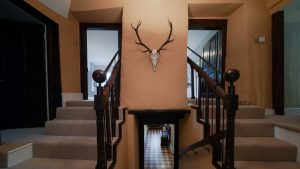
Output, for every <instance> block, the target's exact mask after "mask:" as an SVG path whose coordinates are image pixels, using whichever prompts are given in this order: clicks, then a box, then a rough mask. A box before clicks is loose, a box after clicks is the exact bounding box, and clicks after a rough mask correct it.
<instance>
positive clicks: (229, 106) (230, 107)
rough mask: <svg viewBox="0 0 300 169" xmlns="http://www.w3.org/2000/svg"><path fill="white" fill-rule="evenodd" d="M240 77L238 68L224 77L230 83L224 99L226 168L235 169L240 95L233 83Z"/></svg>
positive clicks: (228, 71) (231, 70)
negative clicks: (237, 113)
mask: <svg viewBox="0 0 300 169" xmlns="http://www.w3.org/2000/svg"><path fill="white" fill-rule="evenodd" d="M239 77H240V73H239V71H238V70H236V69H230V70H227V71H226V73H225V74H224V79H225V80H226V81H227V82H229V83H230V85H229V86H228V95H227V96H226V98H225V100H224V105H225V107H226V110H227V129H226V130H227V132H226V143H225V144H226V154H225V162H224V167H223V168H224V169H235V167H234V137H235V115H236V110H237V109H238V96H237V95H236V94H235V86H234V85H233V83H234V82H235V81H237V80H238V79H239Z"/></svg>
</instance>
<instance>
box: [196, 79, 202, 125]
mask: <svg viewBox="0 0 300 169" xmlns="http://www.w3.org/2000/svg"><path fill="white" fill-rule="evenodd" d="M201 101H202V100H201V76H199V74H198V100H197V106H198V108H197V116H198V117H197V118H198V119H199V120H200V119H202V118H203V111H202V104H201Z"/></svg>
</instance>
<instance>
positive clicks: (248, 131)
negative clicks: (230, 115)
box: [235, 121, 274, 137]
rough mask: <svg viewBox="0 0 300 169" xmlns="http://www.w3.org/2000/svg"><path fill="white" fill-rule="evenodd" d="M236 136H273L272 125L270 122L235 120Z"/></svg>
mask: <svg viewBox="0 0 300 169" xmlns="http://www.w3.org/2000/svg"><path fill="white" fill-rule="evenodd" d="M235 135H236V137H273V136H274V126H273V124H270V123H241V122H238V121H237V122H236V127H235Z"/></svg>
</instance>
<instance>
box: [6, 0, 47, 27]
mask: <svg viewBox="0 0 300 169" xmlns="http://www.w3.org/2000/svg"><path fill="white" fill-rule="evenodd" d="M0 19H1V20H9V21H19V22H28V23H39V24H41V22H40V21H39V20H37V19H35V18H34V17H32V16H30V15H29V14H27V13H26V12H24V11H23V10H22V9H20V8H18V7H16V6H15V5H14V4H12V3H11V2H9V1H8V0H0Z"/></svg>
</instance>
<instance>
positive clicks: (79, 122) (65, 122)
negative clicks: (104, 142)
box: [46, 119, 96, 124]
mask: <svg viewBox="0 0 300 169" xmlns="http://www.w3.org/2000/svg"><path fill="white" fill-rule="evenodd" d="M48 123H62V124H73V123H76V124H81V123H87V124H92V123H96V120H66V119H55V120H51V121H47V122H46V124H48Z"/></svg>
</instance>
